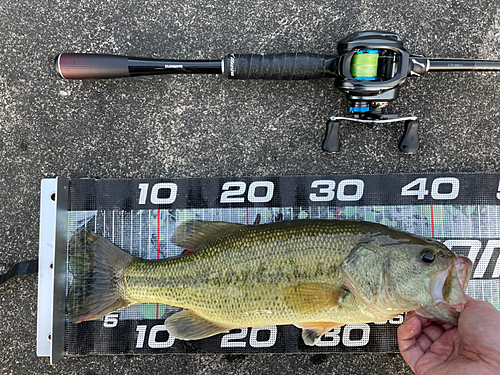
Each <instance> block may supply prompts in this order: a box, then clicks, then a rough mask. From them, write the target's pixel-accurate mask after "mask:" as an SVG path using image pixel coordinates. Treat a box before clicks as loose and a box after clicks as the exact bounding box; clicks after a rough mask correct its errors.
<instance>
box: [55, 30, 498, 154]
mask: <svg viewBox="0 0 500 375" xmlns="http://www.w3.org/2000/svg"><path fill="white" fill-rule="evenodd" d="M337 52H338V56H333V55H332V56H330V55H320V54H316V53H280V54H230V55H227V56H226V57H224V58H223V59H222V60H155V59H144V58H136V57H127V56H114V55H99V54H77V53H63V54H60V55H59V56H58V57H57V58H56V69H57V71H58V73H59V74H60V75H61V77H63V78H66V79H99V78H122V77H133V76H141V75H154V74H222V75H223V76H224V77H226V78H229V79H272V80H304V79H315V78H326V77H332V78H335V87H336V88H337V89H339V90H341V91H343V92H344V93H345V94H346V96H347V99H348V100H349V102H350V106H349V111H350V112H351V114H352V117H339V116H334V117H331V118H330V120H329V121H328V122H327V129H326V135H325V139H324V141H323V150H325V151H327V152H338V151H340V138H339V127H340V122H339V121H340V120H348V121H354V122H358V123H365V124H367V125H368V127H370V128H376V127H377V125H378V124H382V123H389V122H398V121H405V132H404V135H403V138H402V140H401V142H400V145H399V148H400V150H401V151H402V152H404V153H407V154H414V153H415V152H416V151H417V150H418V148H419V140H418V126H419V122H418V120H417V118H416V117H398V115H395V114H385V113H382V109H383V108H384V107H386V106H387V104H388V103H389V102H391V101H393V100H395V99H396V98H397V97H398V95H399V87H400V85H401V84H402V83H403V82H404V81H405V80H406V78H407V77H413V76H415V77H419V76H421V75H423V74H424V73H427V72H430V71H498V70H500V61H489V60H451V59H428V58H425V57H423V56H420V55H412V54H410V53H409V52H408V50H407V49H406V48H405V47H404V45H403V40H402V39H401V38H400V37H399V36H398V35H396V34H394V33H391V32H381V31H364V32H359V33H355V34H352V35H350V36H348V37H347V38H345V39H343V40H341V41H340V42H339V43H338V45H337Z"/></svg>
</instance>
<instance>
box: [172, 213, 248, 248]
mask: <svg viewBox="0 0 500 375" xmlns="http://www.w3.org/2000/svg"><path fill="white" fill-rule="evenodd" d="M244 226H245V225H244V224H235V223H225V222H223V221H202V220H191V221H186V222H184V223H182V224H181V225H179V226H178V227H177V228H175V231H174V234H173V235H172V238H171V239H170V241H171V242H172V243H173V244H174V245H176V246H180V247H182V248H183V249H187V250H191V251H194V250H195V249H196V248H197V247H198V246H199V245H200V244H202V243H205V242H207V241H209V240H212V239H215V238H217V237H219V236H221V235H222V234H224V233H226V232H228V231H229V230H231V229H234V228H236V227H244Z"/></svg>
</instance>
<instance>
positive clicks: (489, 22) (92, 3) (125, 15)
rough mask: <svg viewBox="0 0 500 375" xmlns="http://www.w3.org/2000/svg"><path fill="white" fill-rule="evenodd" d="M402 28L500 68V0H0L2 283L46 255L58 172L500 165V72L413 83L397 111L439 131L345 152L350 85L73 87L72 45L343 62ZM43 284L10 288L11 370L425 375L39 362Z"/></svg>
mask: <svg viewBox="0 0 500 375" xmlns="http://www.w3.org/2000/svg"><path fill="white" fill-rule="evenodd" d="M371 29H378V30H387V31H392V32H396V33H398V34H399V35H401V36H402V37H403V38H404V39H405V40H406V41H407V43H406V44H407V46H408V48H409V49H410V51H412V52H415V53H420V54H423V55H425V56H428V57H449V58H477V59H495V58H497V59H499V60H500V4H499V3H498V2H497V1H495V0H485V1H478V2H469V1H461V0H425V1H422V0H414V1H408V0H396V1H389V0H352V1H346V0H338V1H335V2H333V1H326V0H310V1H291V0H288V1H283V0H279V1H271V0H258V1H248V0H246V1H245V0H242V1H235V0H230V1H224V0H222V1H221V0H219V1H215V0H206V1H203V2H197V1H194V0H184V1H179V0H172V1H168V2H167V1H159V0H143V1H130V0H126V1H102V0H81V1H76V2H75V1H69V0H40V1H37V2H32V1H27V0H15V1H14V0H0V61H1V63H0V93H1V94H0V267H2V268H0V272H1V271H3V270H4V269H5V268H6V267H7V266H8V265H11V264H13V263H16V262H19V261H22V260H26V259H33V258H36V257H37V254H38V235H39V233H38V231H39V194H40V181H41V179H43V178H52V177H55V176H66V177H69V178H125V177H131V178H144V177H165V178H170V177H217V176H269V175H273V176H276V175H278V176H281V175H304V174H307V175H331V174H335V173H409V172H448V171H451V172H499V171H500V144H499V143H500V142H499V141H500V127H499V124H500V100H499V92H498V87H499V84H500V74H498V73H477V72H476V73H465V72H464V73H434V74H431V75H428V76H426V77H424V78H415V79H409V80H408V81H407V82H406V83H405V85H404V87H403V88H402V90H401V95H400V98H399V99H398V100H397V101H396V102H394V103H393V104H391V105H390V106H389V109H388V110H389V111H390V112H393V113H398V114H400V115H415V116H418V117H419V119H420V121H421V127H420V140H421V145H420V150H419V151H418V153H417V154H416V155H405V154H402V153H400V151H399V149H398V142H399V139H400V138H401V136H402V134H403V126H402V124H401V123H399V124H389V125H383V126H380V127H379V128H378V129H376V130H371V129H368V128H367V127H365V126H360V125H353V124H352V123H351V124H348V123H343V124H342V125H341V139H342V152H340V153H338V154H327V153H324V152H323V151H322V150H321V141H322V138H323V135H324V131H325V122H326V119H328V118H329V117H330V116H332V115H346V114H347V107H348V103H347V101H346V100H345V98H344V96H343V94H342V93H340V92H339V91H336V90H335V89H334V86H333V80H329V79H322V80H316V81H288V82H279V81H230V80H225V79H223V78H222V77H220V76H215V75H205V76H202V75H198V76H193V75H183V76H156V77H142V78H133V79H118V80H97V81H69V80H63V79H61V78H60V77H58V75H57V74H56V71H55V68H54V58H55V57H56V56H57V55H58V54H59V53H61V52H87V53H91V52H92V53H112V54H121V55H129V56H142V57H151V58H162V57H164V58H173V59H219V58H221V57H222V56H223V55H226V54H228V53H248V52H254V53H260V52H264V53H275V52H276V53H277V52H318V53H333V52H335V47H336V42H337V41H338V40H340V39H341V38H343V37H345V36H347V35H348V34H350V33H352V32H355V31H360V30H371ZM36 301H37V278H36V277H35V276H29V277H26V278H23V279H19V280H14V281H12V282H11V283H9V284H7V285H5V286H3V287H0V372H1V373H2V374H34V373H37V374H45V373H46V374H49V373H54V374H85V375H94V374H107V375H111V374H142V373H145V372H149V373H168V374H176V373H190V374H205V373H219V374H257V373H258V374H262V375H264V374H279V373H283V374H285V373H287V374H288V373H301V374H411V373H412V372H411V370H410V369H409V367H408V366H407V365H406V364H405V363H404V361H403V360H402V358H401V356H400V355H399V354H355V355H353V354H349V355H347V354H326V355H323V354H321V355H304V354H297V355H295V354H294V355H276V354H275V355H246V356H238V355H235V356H234V355H233V356H224V355H208V354H196V355H192V354H190V355H162V356H88V357H78V358H76V357H73V358H64V359H63V360H61V361H60V362H59V363H58V364H57V365H55V366H51V365H50V364H49V361H48V359H47V358H38V357H37V356H36Z"/></svg>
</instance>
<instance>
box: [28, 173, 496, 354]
mask: <svg viewBox="0 0 500 375" xmlns="http://www.w3.org/2000/svg"><path fill="white" fill-rule="evenodd" d="M40 217H41V219H40V222H41V227H40V263H39V270H40V271H39V304H38V328H37V346H38V355H40V356H50V357H51V362H52V363H55V362H56V361H57V360H58V359H60V358H61V357H62V356H64V355H72V356H75V355H87V354H130V353H136V354H163V353H296V352H305V353H324V352H397V351H398V346H397V338H396V331H397V328H398V326H399V325H400V324H401V323H402V322H403V316H398V317H396V318H394V319H392V320H390V321H385V322H379V323H370V324H355V325H347V326H344V327H341V328H336V329H334V330H332V331H330V332H328V333H326V334H325V335H324V336H323V337H322V338H321V340H320V341H319V342H318V343H317V344H316V345H315V346H313V347H311V346H307V345H305V344H304V342H303V340H302V338H301V330H300V329H299V328H296V327H295V326H292V325H287V326H269V327H261V328H243V329H236V330H232V331H230V332H226V333H223V334H219V335H217V336H213V337H209V338H207V339H203V340H198V341H181V340H175V339H173V338H171V337H169V334H168V331H167V330H166V328H165V326H164V324H163V323H164V321H165V319H166V318H167V317H168V316H170V315H172V314H173V313H175V312H177V311H179V310H180V309H179V308H176V307H171V306H166V305H162V304H142V305H138V306H132V307H129V308H126V309H124V310H121V311H119V312H116V313H112V314H109V315H107V316H106V317H104V318H102V319H100V320H96V321H87V322H83V323H80V324H73V323H70V322H69V320H68V319H67V316H66V309H65V304H66V296H67V292H68V289H69V285H70V282H71V278H72V274H71V270H70V268H69V266H68V261H67V258H68V245H67V244H68V240H69V238H71V236H72V234H73V233H74V232H75V230H76V229H78V228H81V227H85V228H87V229H89V230H91V231H94V232H96V233H97V234H99V235H102V236H104V237H106V238H107V239H109V240H110V241H111V242H113V243H114V244H116V245H117V246H119V247H121V248H122V249H124V250H125V251H127V252H129V253H131V254H132V255H134V256H137V257H141V258H146V259H164V258H168V257H172V256H176V255H179V254H181V253H182V252H183V250H184V249H182V248H180V247H177V246H174V245H173V244H172V243H171V242H170V237H171V235H172V233H173V231H174V229H175V228H176V227H177V226H178V225H179V224H180V223H182V222H184V221H188V220H192V219H197V220H208V221H226V222H234V223H241V224H248V225H259V224H263V223H270V222H273V221H277V220H301V219H315V218H321V219H331V220H347V219H348V220H362V221H370V222H377V223H381V224H384V225H387V226H389V227H393V228H396V229H400V230H403V231H407V232H410V233H413V234H416V235H420V236H425V237H434V238H436V239H437V240H439V241H442V242H444V243H445V244H446V245H447V246H448V247H449V248H450V249H452V250H453V251H455V252H456V253H457V254H460V255H464V256H467V257H469V258H470V259H471V260H472V262H473V264H474V266H473V269H472V274H471V280H470V283H469V286H468V289H467V293H468V294H469V295H470V296H472V297H474V298H477V299H481V300H487V301H490V302H491V303H493V304H494V305H495V307H496V308H497V309H499V310H500V262H499V261H498V258H499V253H500V175H499V174H395V175H332V176H321V177H320V176H300V177H255V178H206V179H145V180H90V179H84V180H67V179H64V178H57V179H50V180H43V181H42V191H41V214H40Z"/></svg>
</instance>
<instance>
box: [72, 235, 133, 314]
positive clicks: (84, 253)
mask: <svg viewBox="0 0 500 375" xmlns="http://www.w3.org/2000/svg"><path fill="white" fill-rule="evenodd" d="M69 257H70V260H69V265H70V270H71V272H72V273H73V280H72V282H71V286H70V289H69V293H68V297H67V301H66V307H67V312H68V318H69V320H70V321H71V322H73V323H80V322H83V321H85V320H93V319H99V318H100V317H102V316H104V315H106V314H108V313H110V312H113V311H117V310H120V309H123V308H125V307H127V306H130V305H134V304H136V302H135V301H131V300H130V299H128V298H127V294H126V291H125V281H124V275H125V269H126V266H127V264H128V263H129V262H130V261H131V260H132V259H133V258H134V257H133V256H132V255H130V254H128V253H127V252H125V251H123V250H122V249H120V248H119V247H118V246H116V245H114V244H113V243H111V242H110V241H108V240H107V239H105V238H104V237H101V236H98V235H97V234H95V233H93V232H90V231H88V230H86V229H78V230H77V231H76V232H75V234H74V235H73V237H72V238H71V241H70V245H69Z"/></svg>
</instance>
